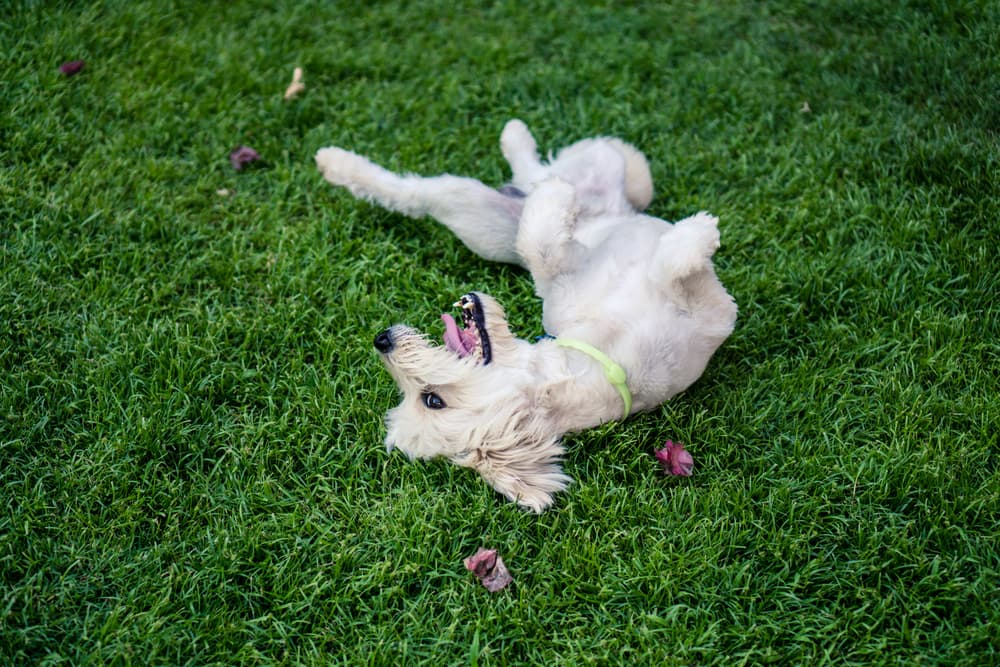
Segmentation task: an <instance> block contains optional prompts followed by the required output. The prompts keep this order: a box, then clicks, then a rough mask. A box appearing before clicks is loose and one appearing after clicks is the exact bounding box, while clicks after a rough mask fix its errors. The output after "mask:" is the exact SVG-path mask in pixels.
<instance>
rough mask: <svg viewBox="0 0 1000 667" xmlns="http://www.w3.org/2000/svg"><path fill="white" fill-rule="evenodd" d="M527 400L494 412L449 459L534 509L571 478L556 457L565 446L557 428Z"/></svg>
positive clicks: (546, 502)
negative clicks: (554, 430)
mask: <svg viewBox="0 0 1000 667" xmlns="http://www.w3.org/2000/svg"><path fill="white" fill-rule="evenodd" d="M549 426H550V425H549V422H548V421H547V420H545V419H544V418H543V417H542V415H541V414H540V413H539V412H538V411H537V410H536V409H535V406H534V405H533V403H532V402H531V401H529V400H525V401H524V402H521V403H519V404H516V405H512V406H511V407H510V408H509V409H507V410H503V411H501V412H500V413H497V414H494V416H493V419H491V420H490V422H489V423H487V424H484V425H483V429H482V430H481V431H480V432H479V433H478V434H477V437H475V439H474V440H473V442H474V444H473V445H472V447H470V448H469V449H467V450H465V451H463V452H459V453H457V454H455V455H454V456H452V457H451V460H452V461H453V462H455V463H457V464H458V465H460V466H465V467H468V468H473V469H474V470H476V472H478V473H479V474H480V475H482V477H483V479H485V480H486V482H487V483H488V484H489V485H490V486H492V487H493V488H494V489H496V490H497V491H499V492H500V493H502V494H503V495H504V496H506V497H507V498H508V499H509V500H513V501H514V502H516V503H518V504H519V505H521V506H522V507H525V508H527V509H530V510H532V511H534V512H541V511H542V510H544V509H546V508H547V507H549V506H550V505H552V503H553V501H554V498H553V496H554V494H555V493H557V492H559V491H562V490H563V489H565V488H566V487H567V486H568V485H569V483H570V482H572V481H573V480H571V479H570V478H569V476H567V475H566V474H564V473H563V471H562V467H561V466H560V461H561V459H562V455H563V447H562V443H561V438H560V435H559V433H556V432H553V430H552V429H551V428H550V427H549Z"/></svg>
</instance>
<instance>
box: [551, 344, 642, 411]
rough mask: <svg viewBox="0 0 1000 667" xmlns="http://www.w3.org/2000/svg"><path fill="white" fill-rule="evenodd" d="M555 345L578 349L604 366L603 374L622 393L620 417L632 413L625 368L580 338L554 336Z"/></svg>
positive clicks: (630, 394) (630, 395) (630, 393)
mask: <svg viewBox="0 0 1000 667" xmlns="http://www.w3.org/2000/svg"><path fill="white" fill-rule="evenodd" d="M556 345H558V346H559V347H569V348H572V349H574V350H579V351H580V352H583V353H584V354H586V355H588V356H590V357H593V358H594V359H595V360H597V362H598V363H599V364H601V366H604V375H605V377H607V378H608V382H610V383H611V384H612V385H613V386H614V388H615V389H617V390H618V393H619V394H621V395H622V400H623V401H625V415H624V416H623V417H622V418H623V419H624V418H625V417H628V416H629V415H630V414H632V392H630V391H629V390H628V385H627V384H625V369H624V368H622V367H621V366H619V365H618V364H616V363H615V362H614V361H612V360H611V358H610V357H609V356H608V355H606V354H604V353H603V352H601V351H600V350H598V349H597V348H596V347H594V346H593V345H590V344H588V343H584V342H583V341H582V340H577V339H575V338H562V337H559V338H556Z"/></svg>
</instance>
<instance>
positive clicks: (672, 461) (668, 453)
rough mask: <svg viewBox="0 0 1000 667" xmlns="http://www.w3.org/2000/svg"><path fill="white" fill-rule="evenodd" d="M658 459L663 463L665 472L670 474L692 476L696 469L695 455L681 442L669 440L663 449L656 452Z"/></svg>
mask: <svg viewBox="0 0 1000 667" xmlns="http://www.w3.org/2000/svg"><path fill="white" fill-rule="evenodd" d="M655 454H656V458H657V460H658V461H659V462H660V463H662V464H663V472H664V473H666V474H668V475H677V476H681V477H690V476H691V472H692V471H693V470H694V457H693V456H691V453H690V452H688V451H687V450H686V449H684V445H682V444H681V443H679V442H673V441H671V440H667V442H666V443H664V447H663V449H658V450H656V452H655Z"/></svg>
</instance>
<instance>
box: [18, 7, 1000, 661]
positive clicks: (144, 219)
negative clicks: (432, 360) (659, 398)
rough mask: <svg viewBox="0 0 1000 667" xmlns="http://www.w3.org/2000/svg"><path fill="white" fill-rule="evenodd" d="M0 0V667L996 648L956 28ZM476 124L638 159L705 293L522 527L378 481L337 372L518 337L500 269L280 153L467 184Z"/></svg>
mask: <svg viewBox="0 0 1000 667" xmlns="http://www.w3.org/2000/svg"><path fill="white" fill-rule="evenodd" d="M8 7H9V8H8V9H5V10H4V12H3V13H2V16H0V49H2V58H0V100H2V101H0V368H2V374H0V464H2V465H0V479H2V482H0V484H2V486H0V498H2V506H0V662H2V663H3V664H19V665H20V664H42V665H63V664H67V665H69V664H96V665H101V664H115V665H118V664H120V665H128V664H135V665H154V664H155V665H237V664H239V665H256V664H289V665H291V664H307V665H308V664H312V665H338V664H342V665H462V664H471V665H513V664H543V665H587V664H599V665H607V664H637V665H653V664H657V665H662V664H666V665H688V664H690V665H727V666H728V665H743V664H746V665H757V664H765V663H777V664H788V665H793V664H794V665H914V664H925V665H968V666H970V667H973V666H976V667H978V666H983V665H991V664H1000V640H998V637H1000V631H998V627H1000V593H998V587H1000V586H998V577H1000V529H998V517H1000V473H998V458H1000V457H998V431H1000V407H998V404H1000V400H998V376H1000V344H998V339H1000V325H998V322H1000V308H998V306H997V295H998V293H1000V281H998V280H997V277H996V271H997V266H998V252H997V244H998V241H1000V233H998V232H1000V224H998V215H1000V142H998V134H997V132H998V130H1000V100H998V97H997V92H998V91H1000V66H998V63H1000V37H998V35H1000V31H998V30H997V26H998V25H1000V10H998V7H997V5H996V3H993V2H971V1H962V0H955V1H951V2H944V1H934V0H927V1H925V2H916V1H914V2H903V3H884V2H881V1H877V0H854V1H851V0H834V1H832V2H820V3H817V2H805V1H804V0H792V1H789V2H746V3H737V2H679V3H600V2H587V3H581V2H569V1H558V2H537V3H515V2H498V3H494V4H491V5H489V6H485V5H484V4H480V3H459V2H454V1H448V2H443V1H432V0H429V1H424V2H375V3H348V2H345V3H337V2H309V1H305V0H303V1H295V2H292V1H285V2H275V3H267V4H266V6H265V5H264V4H263V3H248V2H227V3H195V2H191V3H185V2H151V1H135V2H110V1H109V2H75V3H57V2H52V3H45V2H14V3H13V4H9V5H8ZM76 59H83V60H85V61H86V65H85V67H84V69H83V71H82V72H80V73H79V74H78V75H76V76H73V77H66V76H64V75H63V74H61V73H60V72H59V70H58V67H59V65H60V64H61V63H63V62H65V61H69V60H76ZM296 66H301V67H303V68H304V72H305V77H304V78H305V84H306V91H305V92H304V93H303V94H302V95H301V96H300V97H299V98H297V99H295V100H293V101H284V100H283V99H282V94H283V92H284V90H285V87H286V86H287V85H288V83H289V82H290V80H291V75H292V69H293V68H294V67H296ZM512 117H518V118H521V119H523V120H524V121H525V122H527V123H528V125H529V126H530V127H531V128H532V129H533V130H534V131H535V133H536V136H537V137H538V139H539V142H540V144H541V146H542V148H543V150H545V151H548V150H551V149H557V148H559V147H560V146H562V145H565V144H567V143H569V142H572V141H574V140H576V139H579V138H582V137H585V136H592V135H595V134H611V135H616V136H620V137H622V138H624V139H626V140H627V141H630V142H632V143H634V144H636V145H637V146H639V147H640V148H641V149H642V150H643V151H645V153H646V154H647V155H648V156H649V158H650V162H651V166H652V171H653V176H654V181H655V183H656V187H657V193H656V196H655V199H654V201H653V204H652V207H651V212H652V213H653V214H655V215H657V216H660V217H664V218H667V219H677V218H679V217H683V216H686V215H689V214H691V213H694V212H696V211H698V210H702V209H706V210H710V211H712V212H713V213H714V214H716V215H718V216H720V218H721V228H722V239H723V245H722V248H721V249H720V251H719V253H718V254H717V256H716V264H717V268H718V273H719V275H720V277H721V278H722V280H723V282H724V283H725V284H726V285H727V287H728V288H729V289H730V291H731V292H732V294H733V295H734V296H735V298H736V301H737V302H738V304H739V306H740V319H739V323H738V326H737V329H736V331H735V333H734V334H733V336H732V337H731V339H730V340H729V341H728V342H727V343H726V344H725V345H724V346H723V347H722V348H721V350H720V352H719V353H718V354H717V355H716V357H715V358H714V359H713V361H712V363H711V364H710V366H709V369H708V371H707V372H706V374H705V376H704V377H703V378H702V379H701V380H700V381H699V382H698V383H697V384H696V385H695V386H694V387H692V388H691V389H690V390H688V391H687V392H685V393H684V394H682V395H680V396H678V397H677V398H676V399H674V400H672V401H671V402H669V403H668V404H666V405H664V406H663V407H661V408H660V409H657V410H654V411H653V412H651V413H648V414H644V415H641V416H638V417H634V418H632V419H630V420H628V421H627V422H625V423H612V424H607V425H606V426H604V427H601V428H598V429H594V430H592V431H589V432H586V433H583V434H579V435H575V436H572V437H570V438H568V439H567V445H568V454H567V457H566V461H565V469H566V471H567V472H568V473H569V474H570V475H572V476H573V478H574V479H575V483H574V485H573V486H572V487H571V488H570V489H569V490H568V491H567V492H566V493H564V494H562V495H560V497H559V500H558V503H557V506H556V507H555V508H554V509H552V510H550V511H548V512H546V513H545V514H543V515H541V516H536V515H532V514H528V513H525V512H523V511H521V510H519V509H518V508H517V507H516V506H514V505H512V504H509V503H506V502H504V501H503V500H502V499H501V498H499V497H498V496H497V495H496V494H495V493H494V492H493V491H491V490H490V488H488V487H487V486H486V484H485V483H483V482H482V481H481V480H480V479H479V478H478V477H477V476H476V475H475V474H474V473H472V472H470V471H468V470H462V469H458V468H456V467H454V466H450V465H447V464H445V463H443V462H430V463H414V464H411V463H408V462H406V461H405V460H404V457H403V456H401V455H400V454H398V453H395V454H387V453H386V452H385V449H384V447H383V445H382V438H383V435H384V431H383V426H382V421H381V420H382V415H383V413H384V412H385V411H386V410H387V409H389V408H390V407H392V406H393V404H394V402H395V401H396V389H395V386H394V385H393V383H392V380H391V378H390V377H389V376H388V374H387V373H385V372H384V370H383V369H382V368H381V366H380V363H379V361H378V359H377V356H376V354H375V353H374V352H373V350H372V348H371V340H372V337H373V335H374V334H375V333H376V332H377V331H378V330H379V329H381V328H382V327H384V326H386V325H388V324H391V323H393V322H407V323H409V324H411V325H414V326H418V327H420V328H422V329H425V330H427V331H429V332H431V333H432V334H433V335H435V336H436V335H438V334H439V333H440V323H439V321H438V315H439V313H440V312H442V311H444V310H448V309H450V307H451V306H450V304H451V303H452V302H453V301H454V300H455V298H456V297H457V296H458V295H459V294H461V293H463V292H465V291H468V290H470V289H479V290H484V291H488V292H490V293H491V294H493V295H494V296H496V297H497V298H498V299H499V300H500V301H501V303H503V304H504V305H505V306H506V308H507V310H508V313H509V315H510V318H511V322H512V326H513V328H514V329H515V332H516V333H517V334H519V335H521V336H522V337H533V336H535V335H538V334H540V333H542V331H541V324H540V310H541V308H540V304H539V303H538V301H537V299H536V298H535V297H534V296H533V291H532V286H531V281H530V277H529V276H528V275H527V274H526V273H525V272H523V271H521V270H519V269H516V268H513V267H508V266H499V265H491V264H487V263H486V262H483V261H482V260H480V259H478V258H477V257H476V256H474V255H473V254H472V253H471V252H469V251H468V250H466V249H465V248H464V247H463V246H461V244H460V243H459V242H458V241H457V240H455V239H454V238H453V237H452V236H451V235H450V234H449V233H448V232H447V231H446V230H444V229H442V228H439V227H437V226H436V225H435V224H433V223H431V222H430V221H415V220H409V219H405V218H402V217H401V216H398V215H394V214H390V213H387V212H385V211H382V210H381V209H378V208H376V207H373V206H370V205H368V204H365V203H361V202H358V201H355V200H354V199H353V198H351V197H350V196H349V195H347V194H346V193H344V192H342V191H336V190H334V189H332V188H330V187H329V186H327V185H326V184H325V183H324V182H323V181H322V179H321V178H320V177H319V175H318V173H317V172H316V169H315V167H314V165H313V160H312V155H313V153H314V152H315V150H316V149H318V148H319V147H322V146H325V145H331V144H335V145H340V146H344V147H347V148H350V149H353V150H356V151H358V152H360V153H363V154H366V155H369V156H371V157H372V158H373V159H375V160H377V161H379V162H381V163H383V164H386V165H388V166H389V167H391V168H393V169H398V170H411V171H416V172H420V173H439V172H443V171H450V172H452V173H459V174H470V175H475V176H477V177H480V178H482V179H483V180H485V181H486V182H488V183H492V184H495V185H500V184H502V183H503V182H504V179H505V178H506V176H507V173H506V166H505V164H504V162H503V160H502V157H501V156H500V153H499V150H498V147H497V138H498V136H499V132H500V130H501V128H502V127H503V124H504V122H505V121H506V120H507V119H509V118H512ZM238 145H248V146H251V147H253V148H254V149H256V150H257V151H258V152H259V153H260V154H261V156H262V157H263V162H262V163H261V164H258V165H256V166H253V167H251V168H249V169H247V170H245V171H242V172H236V171H234V170H233V168H232V167H231V166H230V164H229V160H228V154H229V152H230V150H232V149H233V148H235V147H236V146H238ZM223 190H224V191H228V194H227V193H225V192H224V193H222V194H220V191H223ZM666 439H671V440H674V441H680V442H683V443H685V445H686V447H687V448H688V450H689V451H691V452H692V454H693V455H694V457H695V462H696V463H695V474H694V476H693V477H691V478H687V479H675V478H669V477H666V476H664V475H663V474H662V473H661V472H660V469H659V465H658V463H657V462H656V460H655V459H654V458H653V456H652V451H653V449H654V448H656V447H659V446H661V445H662V442H663V441H665V440H666ZM480 546H488V547H493V548H496V549H498V550H499V551H500V553H501V554H502V556H503V558H504V560H505V561H506V563H507V564H508V566H509V567H510V569H511V571H512V573H513V576H514V579H515V584H514V586H513V587H511V588H509V589H507V590H505V591H502V592H500V593H498V594H490V593H488V592H487V591H486V590H485V589H484V588H483V587H482V586H480V585H479V584H478V582H476V580H475V579H474V578H473V577H472V575H471V574H470V573H468V572H467V571H466V570H465V569H464V568H463V566H462V559H463V558H464V557H466V556H468V555H470V554H472V553H473V552H475V551H476V549H477V548H478V547H480Z"/></svg>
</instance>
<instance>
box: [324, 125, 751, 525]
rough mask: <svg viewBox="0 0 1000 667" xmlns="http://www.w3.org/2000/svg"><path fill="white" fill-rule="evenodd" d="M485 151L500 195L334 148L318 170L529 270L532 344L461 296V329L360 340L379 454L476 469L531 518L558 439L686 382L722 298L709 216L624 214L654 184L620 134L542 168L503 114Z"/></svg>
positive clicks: (550, 478) (490, 304) (706, 351)
mask: <svg viewBox="0 0 1000 667" xmlns="http://www.w3.org/2000/svg"><path fill="white" fill-rule="evenodd" d="M500 148H501V150H502V151H503V155H504V157H505V158H506V159H507V162H509V163H510V167H511V171H512V172H513V176H512V178H511V183H510V184H509V185H505V186H503V187H501V188H499V189H493V188H491V187H489V186H486V185H484V184H483V183H481V182H479V181H477V180H475V179H472V178H461V177H457V176H451V175H442V176H435V177H429V178H424V177H420V176H414V175H401V174H395V173H392V172H390V171H387V170H386V169H383V168H382V167H380V166H378V165H376V164H374V163H372V162H371V161H369V160H367V159H366V158H364V157H362V156H360V155H356V154H354V153H351V152H349V151H346V150H343V149H341V148H334V147H330V148H323V149H321V150H319V151H318V152H317V153H316V164H317V166H318V167H319V169H320V170H321V171H322V172H323V176H324V177H325V178H326V180H327V181H329V182H330V183H332V184H334V185H339V186H344V187H346V188H347V189H348V190H350V191H351V193H353V194H354V196H356V197H360V198H363V199H366V200H369V201H373V202H376V203H378V204H379V205H381V206H383V207H385V208H387V209H389V210H392V211H396V212H399V213H402V214H404V215H407V216H411V217H414V218H419V217H423V216H431V217H433V218H436V219H437V220H438V221H440V222H441V223H443V224H444V225H445V226H447V227H448V228H449V229H450V230H451V231H452V232H454V233H455V234H456V235H457V236H458V238H459V239H461V240H462V242H463V243H465V245H466V246H468V247H469V248H470V249H471V250H472V251H473V252H475V253H476V254H478V255H480V256H481V257H484V258H486V259H490V260H496V261H500V262H510V263H513V264H519V265H521V266H523V267H525V268H526V269H528V271H530V272H531V276H532V278H533V279H534V281H535V289H536V291H537V293H538V295H539V296H540V297H541V298H542V299H543V300H544V304H543V318H542V320H543V325H544V327H545V331H546V332H547V333H548V334H549V335H550V337H548V338H544V339H541V340H539V341H537V342H534V343H532V342H529V341H526V340H521V339H518V338H515V337H514V336H513V335H512V334H511V332H510V329H509V328H508V326H507V321H506V319H505V317H504V311H503V309H502V308H501V307H500V304H499V303H497V302H496V301H495V300H494V299H492V298H491V297H489V296H487V295H486V294H482V293H479V292H473V293H470V294H466V295H465V296H463V297H461V299H460V301H459V303H458V304H456V306H460V307H461V314H462V318H461V319H462V324H461V325H459V324H458V323H456V322H455V320H454V319H453V318H452V317H451V316H450V315H442V316H441V317H442V319H443V320H444V324H445V331H444V345H443V346H437V345H433V344H431V343H430V342H429V340H428V339H427V337H426V336H424V335H423V334H421V333H419V332H418V331H416V330H414V329H412V328H410V327H407V326H402V325H396V326H393V327H390V328H388V329H386V330H385V331H382V332H381V333H379V334H378V335H377V336H376V337H375V347H376V349H377V350H378V352H379V353H380V355H381V357H382V360H383V361H384V362H385V365H386V367H387V368H388V369H389V372H390V373H391V374H392V376H393V378H395V380H396V383H397V384H398V385H399V388H400V389H401V391H402V394H403V400H402V403H400V405H399V406H398V407H396V408H394V409H392V410H390V411H389V413H388V415H387V416H386V425H387V428H388V434H387V435H386V439H385V443H386V446H387V447H388V449H389V450H392V449H393V448H397V449H400V450H402V451H403V452H404V453H406V454H407V455H408V456H409V457H410V458H420V459H427V458H432V457H437V456H444V457H446V458H448V459H450V460H451V461H453V462H455V463H456V464H458V465H460V466H467V467H470V468H474V469H475V470H477V471H478V472H479V474H480V475H482V476H483V478H485V479H486V481H487V482H488V483H489V484H491V485H492V486H493V488H495V489H496V490H497V491H499V492H500V493H502V494H503V495H505V496H506V497H507V498H509V499H511V500H513V501H516V502H517V503H519V504H520V505H522V506H524V507H526V508H529V509H531V510H534V511H536V512H540V511H542V510H544V509H545V508H547V507H549V506H550V505H551V504H552V502H553V494H555V493H556V492H558V491H561V490H563V489H564V488H565V487H566V485H567V484H568V483H569V482H570V481H571V480H570V478H569V477H568V476H566V475H565V474H564V473H563V472H562V469H561V466H560V459H561V456H562V454H563V447H562V444H561V439H562V436H563V435H564V434H566V433H569V432H575V431H580V430H583V429H586V428H589V427H592V426H595V425H598V424H601V423H603V422H607V421H609V420H614V419H620V418H623V417H627V416H628V415H629V414H631V413H633V412H638V411H641V410H649V409H651V408H654V407H656V406H658V405H660V404H661V403H663V402H664V401H666V400H667V399H669V398H670V397H671V396H673V395H674V394H677V393H678V392H680V391H683V390H684V389H686V388H687V387H688V386H690V385H691V384H692V383H693V382H694V381H695V380H697V379H698V377H699V376H700V375H701V374H702V372H703V371H704V370H705V366H706V364H707V363H708V360H709V358H710V357H711V356H712V354H713V353H714V352H715V350H716V348H718V347H719V345H720V344H721V343H722V341H724V340H725V339H726V337H727V336H729V334H730V333H731V332H732V330H733V326H734V323H735V321H736V304H735V303H734V302H733V299H732V298H731V297H730V296H729V294H728V293H727V292H726V290H725V288H724V287H723V286H722V284H721V283H720V282H719V280H718V278H717V277H716V275H715V271H714V269H713V267H712V255H713V254H714V253H715V250H716V249H717V248H718V247H719V230H718V225H717V223H718V220H717V219H716V218H715V217H713V216H711V215H709V214H708V213H698V214H696V215H693V216H691V217H689V218H686V219H684V220H681V221H680V222H677V223H674V224H670V223H668V222H665V221H663V220H659V219H657V218H654V217H651V216H648V215H643V214H642V213H640V211H642V210H644V209H645V208H646V207H647V206H648V205H649V203H650V200H651V199H652V196H653V183H652V178H651V176H650V173H649V166H648V164H647V163H646V158H645V156H643V154H642V153H640V152H639V151H638V150H636V149H635V148H634V147H632V146H631V145H629V144H627V143H625V142H623V141H621V140H619V139H614V138H604V137H600V138H595V139H585V140H583V141H579V142H577V143H575V144H573V145H572V146H569V147H568V148H565V149H563V150H562V151H560V152H559V153H558V154H557V155H556V157H555V159H551V158H550V160H549V161H548V162H543V161H542V160H540V159H539V156H538V150H537V145H536V143H535V139H534V137H532V136H531V133H530V132H529V131H528V128H527V126H525V124H524V123H522V122H521V121H519V120H511V121H510V122H508V123H507V125H506V127H504V130H503V133H502V135H501V137H500Z"/></svg>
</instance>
